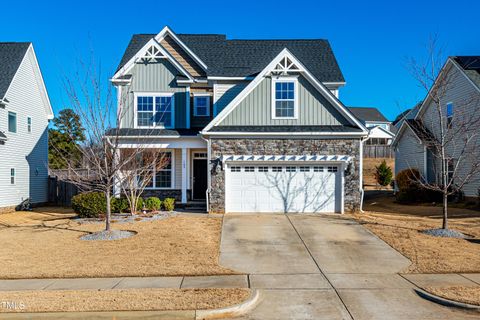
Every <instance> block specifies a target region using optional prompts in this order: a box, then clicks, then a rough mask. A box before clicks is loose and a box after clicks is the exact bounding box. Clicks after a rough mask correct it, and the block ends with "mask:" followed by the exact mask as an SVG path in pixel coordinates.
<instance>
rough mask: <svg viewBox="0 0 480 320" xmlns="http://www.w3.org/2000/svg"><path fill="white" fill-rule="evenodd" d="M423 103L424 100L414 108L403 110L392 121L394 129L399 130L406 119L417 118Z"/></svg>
mask: <svg viewBox="0 0 480 320" xmlns="http://www.w3.org/2000/svg"><path fill="white" fill-rule="evenodd" d="M421 105H422V101H420V102H419V103H417V104H416V105H415V106H414V107H413V108H411V109H407V110H405V111H403V112H401V113H400V114H399V115H398V116H397V117H396V118H395V120H393V122H392V131H395V132H398V130H399V129H400V127H401V126H402V123H403V121H404V120H405V119H415V116H416V115H417V113H418V110H419V109H420V107H421Z"/></svg>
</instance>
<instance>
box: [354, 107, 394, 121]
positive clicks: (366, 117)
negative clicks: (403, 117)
mask: <svg viewBox="0 0 480 320" xmlns="http://www.w3.org/2000/svg"><path fill="white" fill-rule="evenodd" d="M348 110H350V112H351V113H353V115H354V116H355V117H357V118H358V119H360V120H362V121H383V122H388V119H387V118H385V116H384V115H383V114H382V113H381V112H380V111H379V110H378V109H377V108H367V107H348Z"/></svg>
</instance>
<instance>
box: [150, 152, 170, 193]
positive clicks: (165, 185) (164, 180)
mask: <svg viewBox="0 0 480 320" xmlns="http://www.w3.org/2000/svg"><path fill="white" fill-rule="evenodd" d="M147 158H148V157H147ZM158 161H159V163H161V165H155V164H152V169H151V171H150V174H149V177H151V179H150V181H148V182H149V183H148V185H147V186H146V188H149V189H170V188H173V184H172V182H173V177H172V176H173V167H172V153H171V152H170V151H166V152H162V153H161V154H160V155H158Z"/></svg>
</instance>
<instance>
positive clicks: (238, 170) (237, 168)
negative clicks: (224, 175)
mask: <svg viewBox="0 0 480 320" xmlns="http://www.w3.org/2000/svg"><path fill="white" fill-rule="evenodd" d="M230 171H231V172H240V171H241V168H240V167H231V168H230Z"/></svg>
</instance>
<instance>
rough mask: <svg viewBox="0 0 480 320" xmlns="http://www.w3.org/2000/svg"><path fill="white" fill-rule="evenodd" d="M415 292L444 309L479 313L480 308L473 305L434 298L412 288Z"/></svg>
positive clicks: (434, 296) (432, 295)
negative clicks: (451, 308) (458, 309)
mask: <svg viewBox="0 0 480 320" xmlns="http://www.w3.org/2000/svg"><path fill="white" fill-rule="evenodd" d="M413 290H415V292H416V293H417V294H418V295H419V296H420V297H422V298H424V299H426V300H429V301H432V302H435V303H438V304H441V305H443V306H446V307H453V308H461V309H468V310H477V311H480V306H476V305H473V304H468V303H463V302H457V301H453V300H449V299H445V298H442V297H439V296H436V295H434V294H431V293H428V292H427V291H424V290H422V289H417V288H414V289H413Z"/></svg>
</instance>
